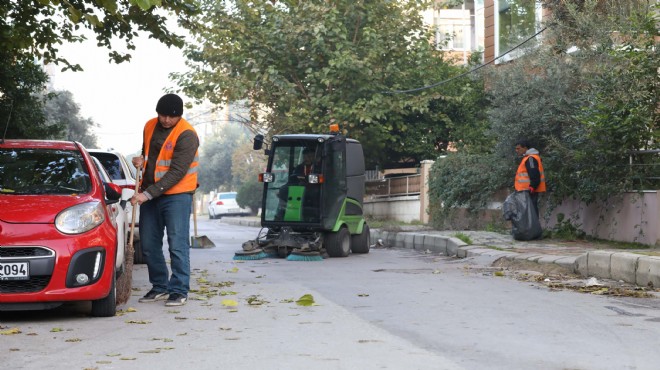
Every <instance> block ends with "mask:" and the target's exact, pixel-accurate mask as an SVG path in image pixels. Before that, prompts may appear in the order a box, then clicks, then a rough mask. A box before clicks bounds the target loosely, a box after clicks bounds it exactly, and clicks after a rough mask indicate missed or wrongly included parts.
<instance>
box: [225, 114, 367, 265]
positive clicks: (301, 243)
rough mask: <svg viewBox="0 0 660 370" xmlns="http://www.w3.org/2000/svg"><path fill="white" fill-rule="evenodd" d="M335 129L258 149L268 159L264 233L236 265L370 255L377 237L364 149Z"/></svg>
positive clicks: (260, 144) (260, 140)
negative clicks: (367, 205) (369, 216)
mask: <svg viewBox="0 0 660 370" xmlns="http://www.w3.org/2000/svg"><path fill="white" fill-rule="evenodd" d="M338 131H339V130H338V127H337V126H336V125H332V126H331V132H330V133H329V134H292V135H275V136H273V137H272V138H271V142H270V145H268V146H266V145H265V143H264V137H263V136H262V135H257V136H256V137H255V138H254V149H255V150H261V149H262V148H264V146H266V149H265V150H264V153H265V154H266V155H267V156H268V165H267V168H266V172H264V173H261V174H259V181H261V182H263V184H264V188H263V198H262V203H261V205H262V208H261V209H262V211H261V227H262V228H261V231H260V232H259V234H258V236H257V238H256V239H254V240H250V241H247V242H245V243H243V248H242V250H241V251H239V252H236V254H235V256H234V259H235V260H255V259H262V258H268V257H280V258H286V259H288V260H292V261H320V260H323V258H327V257H346V256H348V255H349V253H351V252H352V253H368V252H369V247H370V242H371V237H370V234H369V226H368V225H367V223H366V221H365V219H364V214H363V209H362V200H363V197H364V179H365V175H364V154H363V152H362V145H361V144H360V143H359V142H358V141H357V140H353V139H348V138H346V137H345V136H343V135H341V134H340V133H339V132H338Z"/></svg>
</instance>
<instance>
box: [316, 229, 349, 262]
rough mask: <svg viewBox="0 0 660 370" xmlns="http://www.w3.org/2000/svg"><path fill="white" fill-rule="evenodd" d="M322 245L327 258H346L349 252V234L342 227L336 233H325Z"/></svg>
mask: <svg viewBox="0 0 660 370" xmlns="http://www.w3.org/2000/svg"><path fill="white" fill-rule="evenodd" d="M323 244H324V245H325V250H326V251H327V252H328V256H330V257H347V256H348V254H349V253H350V252H351V234H350V233H349V232H348V229H347V228H346V226H342V227H341V228H340V229H339V231H337V232H336V233H333V232H329V233H326V234H325V240H324V242H323Z"/></svg>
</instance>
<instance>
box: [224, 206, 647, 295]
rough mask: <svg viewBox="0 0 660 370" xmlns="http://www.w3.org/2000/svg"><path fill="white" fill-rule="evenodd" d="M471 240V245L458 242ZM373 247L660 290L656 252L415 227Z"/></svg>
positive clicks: (379, 238)
mask: <svg viewBox="0 0 660 370" xmlns="http://www.w3.org/2000/svg"><path fill="white" fill-rule="evenodd" d="M221 221H222V222H227V223H230V224H234V225H243V226H253V227H260V226H261V224H260V219H259V218H258V217H226V218H222V219H221ZM459 232H460V233H461V234H464V235H466V236H468V237H469V238H470V240H471V241H472V244H467V243H465V242H463V241H462V240H460V239H458V238H456V237H455V235H456V234H458V233H459ZM371 242H372V243H373V244H375V243H379V242H380V243H379V244H382V246H385V247H393V248H408V249H414V250H419V251H421V252H427V253H438V254H442V255H447V256H453V257H457V258H466V257H473V256H481V255H485V256H491V257H495V258H496V259H497V258H505V259H508V260H512V261H514V260H521V261H529V262H535V263H540V264H556V265H559V266H561V267H563V268H566V269H568V270H569V271H571V272H574V273H576V274H579V275H582V276H584V277H595V278H598V279H613V280H617V281H619V280H620V281H624V282H626V283H630V284H635V285H638V286H644V287H647V286H650V285H652V286H653V287H655V288H660V256H658V255H659V254H660V253H659V251H658V250H657V249H656V250H655V254H656V256H649V255H646V254H648V253H651V252H653V250H649V249H643V250H620V249H618V250H617V249H602V247H599V246H597V245H595V244H591V243H589V242H582V241H580V242H557V241H544V240H536V241H530V242H520V241H516V240H513V237H512V236H511V235H505V234H500V233H495V232H489V231H469V230H464V231H437V230H432V229H428V228H423V227H418V226H411V227H406V228H402V230H401V231H384V230H379V229H372V230H371Z"/></svg>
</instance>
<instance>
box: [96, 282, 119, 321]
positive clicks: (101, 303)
mask: <svg viewBox="0 0 660 370" xmlns="http://www.w3.org/2000/svg"><path fill="white" fill-rule="evenodd" d="M116 313H117V279H116V276H115V274H114V273H112V284H111V285H110V293H108V296H107V297H105V298H101V299H98V300H96V301H92V316H95V317H111V316H114V315H115V314H116Z"/></svg>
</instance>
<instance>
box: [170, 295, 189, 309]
mask: <svg viewBox="0 0 660 370" xmlns="http://www.w3.org/2000/svg"><path fill="white" fill-rule="evenodd" d="M187 300H188V297H186V296H185V295H183V294H181V293H172V294H170V297H169V298H168V299H167V302H165V306H183V305H184V304H186V301H187Z"/></svg>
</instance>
